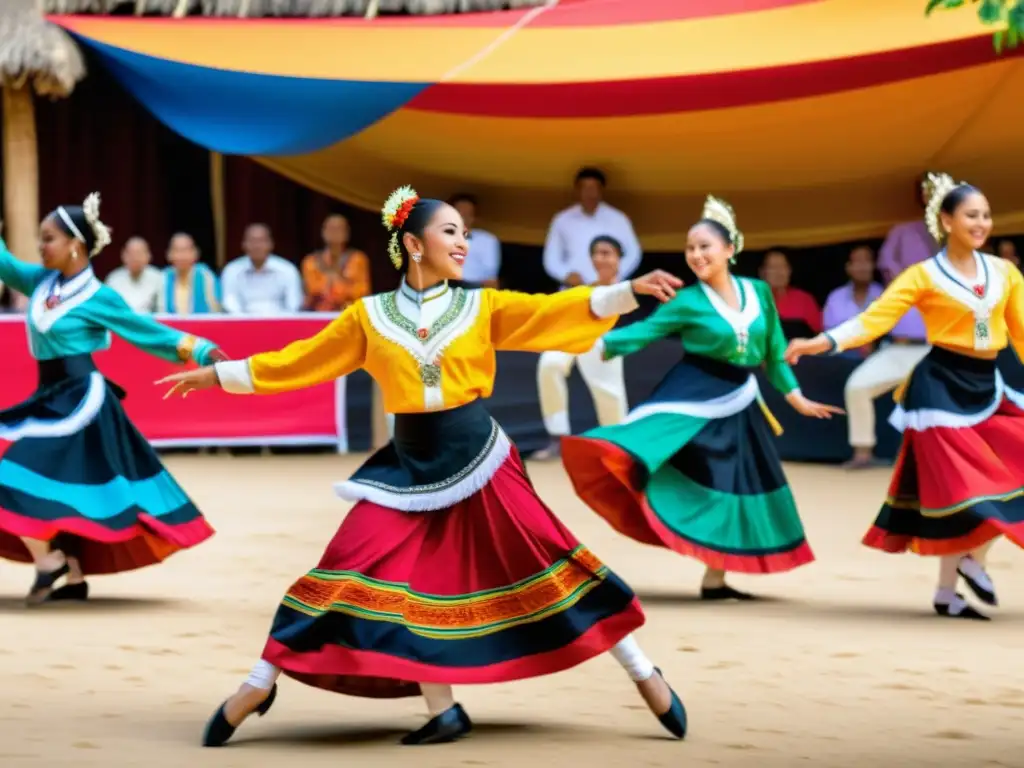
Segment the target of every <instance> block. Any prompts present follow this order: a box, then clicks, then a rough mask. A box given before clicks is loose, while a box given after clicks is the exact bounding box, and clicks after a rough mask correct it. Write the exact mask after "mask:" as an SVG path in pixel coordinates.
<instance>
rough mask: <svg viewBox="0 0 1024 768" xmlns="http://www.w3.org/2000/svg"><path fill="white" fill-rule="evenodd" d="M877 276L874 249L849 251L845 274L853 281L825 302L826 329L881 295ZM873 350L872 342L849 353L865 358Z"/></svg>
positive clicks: (854, 314) (860, 247) (823, 318)
mask: <svg viewBox="0 0 1024 768" xmlns="http://www.w3.org/2000/svg"><path fill="white" fill-rule="evenodd" d="M874 275H875V254H874V253H873V252H872V250H871V248H869V247H868V246H866V245H861V246H857V247H856V248H854V249H853V250H852V251H850V257H849V259H847V262H846V276H847V277H849V278H850V282H848V283H846V284H845V285H841V286H839V287H838V288H836V289H835V290H834V291H832V293H830V294H829V295H828V299H826V301H825V309H824V310H823V312H822V321H823V325H824V327H825V330H826V331H827V330H829V329H830V328H835V327H836V326H837V325H841V324H842V323H845V322H846V321H847V320H849V319H850V318H853V317H856V316H857V315H859V314H860V313H861V312H863V311H864V310H865V309H866V308H867V306H868V304H870V303H871V302H872V301H874V300H875V299H877V298H878V297H879V296H881V295H882V285H881V283H878V282H875V281H874V280H873V279H872V278H873V277H874ZM871 349H872V345H870V344H869V345H867V346H864V347H861V348H860V349H851V350H847V352H849V353H850V355H849V356H850V357H861V358H862V357H866V356H867V355H868V354H870V353H871Z"/></svg>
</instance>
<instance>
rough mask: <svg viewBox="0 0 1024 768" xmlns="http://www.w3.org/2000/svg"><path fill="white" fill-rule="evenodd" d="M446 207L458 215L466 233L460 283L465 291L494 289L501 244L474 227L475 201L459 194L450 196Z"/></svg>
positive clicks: (490, 235) (498, 271) (496, 239)
mask: <svg viewBox="0 0 1024 768" xmlns="http://www.w3.org/2000/svg"><path fill="white" fill-rule="evenodd" d="M448 204H449V205H450V206H452V207H453V208H454V209H455V210H457V211H458V212H459V215H460V216H462V220H463V222H465V224H466V229H467V230H469V236H468V238H467V239H468V241H469V253H468V254H467V256H466V264H465V266H464V267H463V269H462V282H463V283H465V285H466V287H467V288H497V287H498V274H499V273H500V272H501V242H500V241H499V240H498V238H496V237H495V236H494V235H492V234H491V233H490V232H488V231H487V230H485V229H480V228H479V227H477V226H476V213H477V203H476V198H475V197H473V195H470V194H466V193H464V192H463V193H460V194H457V195H454V196H452V197H451V198H450V199H449V200H448Z"/></svg>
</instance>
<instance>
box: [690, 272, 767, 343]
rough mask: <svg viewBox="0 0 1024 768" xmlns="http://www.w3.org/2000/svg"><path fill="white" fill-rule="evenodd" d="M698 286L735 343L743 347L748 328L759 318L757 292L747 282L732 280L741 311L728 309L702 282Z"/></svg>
mask: <svg viewBox="0 0 1024 768" xmlns="http://www.w3.org/2000/svg"><path fill="white" fill-rule="evenodd" d="M698 285H699V286H700V287H701V290H702V291H704V295H705V296H707V298H708V301H709V302H711V306H712V308H713V309H714V310H715V312H717V313H718V316H719V317H721V318H722V319H723V320H725V322H727V323H728V324H729V326H730V327H731V328H732V332H733V333H734V334H735V335H736V339H737V341H742V342H744V345H745V343H746V341H747V340H749V339H750V326H752V325H753V324H754V321H756V320H757V318H758V317H760V316H761V302H760V300H759V299H758V297H757V290H756V289H755V288H754V285H753V283H751V282H750V281H748V280H737V279H736V278H735V277H733V278H732V285H733V290H734V291H736V298H738V299H740V301H741V303H742V304H743V309H742V310H737V309H733V308H732V307H730V306H729V304H728V303H727V302H726V301H725V299H723V298H722V297H721V296H719V295H718V292H717V291H715V289H714V288H711V287H710V286H709V285H708V284H707V283H705V282H704V281H700V282H699V283H698Z"/></svg>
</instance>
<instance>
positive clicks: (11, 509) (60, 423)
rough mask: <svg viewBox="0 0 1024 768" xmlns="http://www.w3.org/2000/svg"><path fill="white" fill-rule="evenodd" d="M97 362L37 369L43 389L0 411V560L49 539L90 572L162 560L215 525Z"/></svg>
mask: <svg viewBox="0 0 1024 768" xmlns="http://www.w3.org/2000/svg"><path fill="white" fill-rule="evenodd" d="M123 397H124V392H123V391H121V390H120V389H119V388H117V387H116V386H115V385H112V384H111V383H109V382H107V381H106V380H104V378H103V375H102V374H100V373H99V372H98V371H96V369H95V366H94V365H93V362H92V359H91V357H89V356H88V355H80V356H76V357H70V358H63V359H59V360H48V361H43V362H41V363H40V386H39V389H38V390H37V391H36V393H35V394H34V395H32V397H30V398H29V399H28V400H27V401H25V402H24V403H21V404H20V405H16V406H14V407H13V408H9V409H7V410H5V411H0V557H5V558H7V559H10V560H17V561H21V562H27V561H29V559H30V558H29V556H28V552H27V551H26V549H25V547H24V545H23V544H22V543H21V541H20V540H19V537H22V536H25V537H29V538H34V539H41V540H44V541H52V542H53V545H54V546H56V547H59V548H60V549H62V550H63V551H65V552H66V553H67V554H68V555H72V556H75V557H77V558H78V559H79V561H80V563H81V566H82V570H83V571H84V572H85V573H86V574H103V573H118V572H121V571H130V570H133V569H136V568H142V567H144V566H147V565H152V564H154V563H158V562H160V561H162V560H164V559H166V558H167V557H168V556H170V555H172V554H173V553H175V552H177V551H179V550H182V549H187V548H189V547H193V546H195V545H196V544H199V543H200V542H202V541H205V540H206V539H208V538H209V537H210V536H212V535H213V529H212V528H211V527H210V525H209V524H208V523H207V522H206V520H205V519H204V518H203V516H202V514H201V513H200V512H199V510H198V509H197V508H196V506H195V504H193V503H192V501H191V499H189V497H188V495H187V494H186V493H185V492H184V491H183V490H182V488H181V486H179V485H178V483H177V482H176V481H175V480H174V478H173V477H171V475H170V474H169V473H168V472H167V470H166V469H165V468H164V466H163V464H162V463H161V462H160V459H159V457H158V456H157V455H156V453H155V452H154V451H153V448H152V447H151V446H150V444H149V442H147V440H146V438H145V437H143V436H142V435H141V434H140V433H139V431H138V430H137V429H135V427H134V426H133V425H132V423H131V421H129V420H128V417H127V415H125V412H124V409H123V408H122V407H121V398H123Z"/></svg>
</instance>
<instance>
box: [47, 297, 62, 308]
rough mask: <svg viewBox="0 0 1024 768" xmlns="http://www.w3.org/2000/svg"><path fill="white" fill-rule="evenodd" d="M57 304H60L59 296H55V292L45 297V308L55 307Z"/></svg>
mask: <svg viewBox="0 0 1024 768" xmlns="http://www.w3.org/2000/svg"><path fill="white" fill-rule="evenodd" d="M59 305H60V296H57V295H56V294H54V295H53V296H47V297H46V308H47V309H54V308H55V307H57V306H59Z"/></svg>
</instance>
